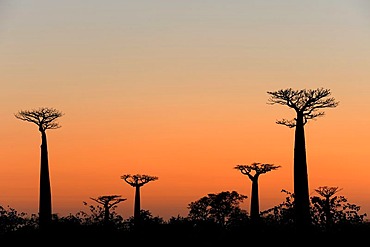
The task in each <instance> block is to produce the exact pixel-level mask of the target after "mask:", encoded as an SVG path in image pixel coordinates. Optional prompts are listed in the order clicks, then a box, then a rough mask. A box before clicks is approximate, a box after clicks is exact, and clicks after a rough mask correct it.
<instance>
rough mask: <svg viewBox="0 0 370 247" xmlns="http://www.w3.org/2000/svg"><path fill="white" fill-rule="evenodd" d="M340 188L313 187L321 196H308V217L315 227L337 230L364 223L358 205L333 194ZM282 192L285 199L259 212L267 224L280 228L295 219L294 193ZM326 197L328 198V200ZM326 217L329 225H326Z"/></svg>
mask: <svg viewBox="0 0 370 247" xmlns="http://www.w3.org/2000/svg"><path fill="white" fill-rule="evenodd" d="M340 190H341V189H339V188H338V187H328V186H322V187H319V188H317V189H315V192H317V193H318V194H319V195H320V196H321V197H318V196H312V197H310V202H311V204H310V218H311V221H312V223H313V226H314V227H316V229H318V230H320V229H324V230H328V229H330V230H332V231H337V232H338V231H339V230H340V228H341V227H343V226H345V227H346V226H360V225H361V224H363V223H365V220H364V218H365V217H366V216H367V215H366V214H360V213H359V210H360V206H358V205H356V204H353V203H349V202H348V199H347V198H346V197H344V196H334V195H335V194H336V193H337V192H338V191H340ZM282 192H284V193H286V194H287V196H286V198H285V201H284V202H282V203H281V204H279V205H277V206H274V207H273V208H270V209H267V210H265V211H263V212H261V215H262V217H263V219H264V220H265V222H267V223H268V224H270V225H277V226H279V227H280V229H281V228H284V227H285V229H289V227H290V226H292V225H294V224H295V220H296V218H295V214H294V205H295V204H294V200H295V195H294V194H293V193H291V192H289V191H287V190H282ZM327 198H329V202H328V200H327ZM328 208H329V210H328ZM328 215H329V216H328ZM328 219H329V222H330V223H329V224H330V225H328ZM364 227H367V226H364ZM358 229H360V228H358Z"/></svg>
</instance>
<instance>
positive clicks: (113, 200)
mask: <svg viewBox="0 0 370 247" xmlns="http://www.w3.org/2000/svg"><path fill="white" fill-rule="evenodd" d="M90 199H91V200H93V201H96V202H97V203H99V204H101V205H103V208H104V223H105V225H107V224H108V223H109V215H110V212H109V210H110V209H111V208H112V207H113V206H115V205H117V204H118V203H120V202H123V201H126V200H127V199H126V198H121V196H120V195H109V196H99V197H98V198H93V197H90Z"/></svg>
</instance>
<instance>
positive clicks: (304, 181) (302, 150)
mask: <svg viewBox="0 0 370 247" xmlns="http://www.w3.org/2000/svg"><path fill="white" fill-rule="evenodd" d="M267 93H268V94H269V95H270V98H269V99H268V103H269V104H280V105H285V106H288V107H289V108H292V109H293V110H294V111H295V115H296V116H295V118H294V119H292V120H287V119H282V120H278V121H276V123H277V124H281V125H285V126H287V127H289V128H295V139H294V165H293V166H294V172H293V174H294V197H295V200H294V202H295V203H294V210H295V218H296V219H295V220H296V225H297V228H298V230H299V229H301V230H304V229H307V228H308V227H309V226H310V225H311V219H310V198H309V187H308V173H307V158H306V143H305V133H304V126H305V125H306V123H307V122H308V121H309V120H311V119H316V118H317V117H321V116H324V112H323V111H322V109H324V108H334V107H337V106H338V104H339V102H337V101H335V99H334V98H333V97H329V96H330V95H331V91H330V90H329V89H325V88H317V89H302V90H293V89H291V88H288V89H281V90H278V91H270V92H267Z"/></svg>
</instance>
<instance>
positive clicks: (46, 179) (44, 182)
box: [39, 131, 52, 228]
mask: <svg viewBox="0 0 370 247" xmlns="http://www.w3.org/2000/svg"><path fill="white" fill-rule="evenodd" d="M41 137H42V143H41V164H40V198H39V224H40V228H47V226H48V225H49V224H50V223H51V215H52V212H51V188H50V176H49V160H48V147H47V142H46V133H45V131H41Z"/></svg>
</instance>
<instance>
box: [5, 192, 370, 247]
mask: <svg viewBox="0 0 370 247" xmlns="http://www.w3.org/2000/svg"><path fill="white" fill-rule="evenodd" d="M339 191H340V190H339V189H338V187H326V186H324V187H319V188H318V189H316V192H317V196H312V197H310V202H311V207H310V215H311V222H312V226H311V229H310V232H309V233H307V232H306V233H305V236H306V237H307V236H308V239H306V241H311V240H314V239H316V238H320V239H322V240H323V239H326V240H331V241H335V239H337V238H338V237H340V239H341V240H348V237H351V239H352V238H355V239H352V240H353V241H354V240H359V239H361V238H363V237H365V236H367V234H369V233H370V224H369V222H367V221H366V220H365V217H366V214H361V213H360V206H358V205H356V204H353V203H350V202H349V201H348V199H347V198H346V197H345V196H343V195H337V192H339ZM282 193H285V194H286V198H285V201H283V202H282V203H281V204H279V205H276V206H274V207H272V208H270V209H267V210H265V211H261V212H260V214H259V216H260V218H259V220H258V221H255V220H252V219H251V217H250V214H249V212H248V211H247V210H245V209H242V208H241V206H240V205H241V203H242V202H243V201H244V200H245V199H247V198H248V197H247V196H246V195H242V194H239V193H238V192H236V191H222V192H220V193H216V194H208V195H205V196H204V197H202V198H200V199H198V200H196V201H193V202H190V203H189V204H188V214H187V215H186V216H180V215H177V216H172V217H170V218H169V219H168V220H164V219H163V218H162V217H160V216H153V215H152V213H151V212H150V211H149V210H144V209H141V210H140V214H139V216H136V217H139V218H135V217H134V216H132V217H129V218H127V219H125V218H123V217H122V216H121V215H120V214H118V213H117V212H116V208H117V206H118V203H119V202H121V201H124V199H121V198H118V197H119V196H111V197H109V198H107V197H108V196H105V197H104V198H103V197H99V198H91V199H93V201H95V202H98V203H97V204H95V205H94V204H90V203H87V202H84V205H85V206H86V208H87V210H82V211H80V212H78V213H76V214H70V215H68V216H63V217H60V216H58V215H57V214H53V217H52V222H51V224H50V225H49V228H48V229H44V230H42V231H40V228H39V219H38V215H36V214H32V215H27V214H26V213H23V212H17V211H16V210H15V209H14V208H11V207H9V206H8V207H2V206H0V239H1V240H3V241H11V242H13V241H14V243H16V242H23V241H27V242H30V241H31V242H32V241H40V240H45V238H47V239H49V238H51V237H52V238H53V239H55V240H59V241H62V242H63V241H68V240H70V241H72V240H73V241H80V242H81V243H82V242H83V243H96V241H99V242H104V243H116V242H120V241H123V242H130V243H135V242H137V243H142V244H143V243H164V242H166V241H167V242H166V243H169V242H168V241H173V240H181V241H182V243H187V244H196V243H198V244H200V243H202V242H203V243H204V244H206V243H208V244H210V243H214V244H217V243H221V242H223V243H225V241H226V242H227V243H229V244H230V243H238V241H240V237H242V236H248V237H250V238H256V237H263V236H265V237H266V238H262V239H260V240H259V241H260V242H261V243H263V242H268V241H271V240H272V239H274V242H276V241H283V240H284V239H285V238H286V237H287V235H288V236H294V234H297V233H299V232H297V231H296V225H295V217H294V194H293V193H291V192H289V191H286V190H282ZM120 199H121V200H120ZM117 200H120V201H117ZM103 201H104V202H107V201H110V202H111V204H109V203H101V202H103ZM114 202H117V203H114ZM76 243H77V242H76ZM139 246H140V245H139Z"/></svg>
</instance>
